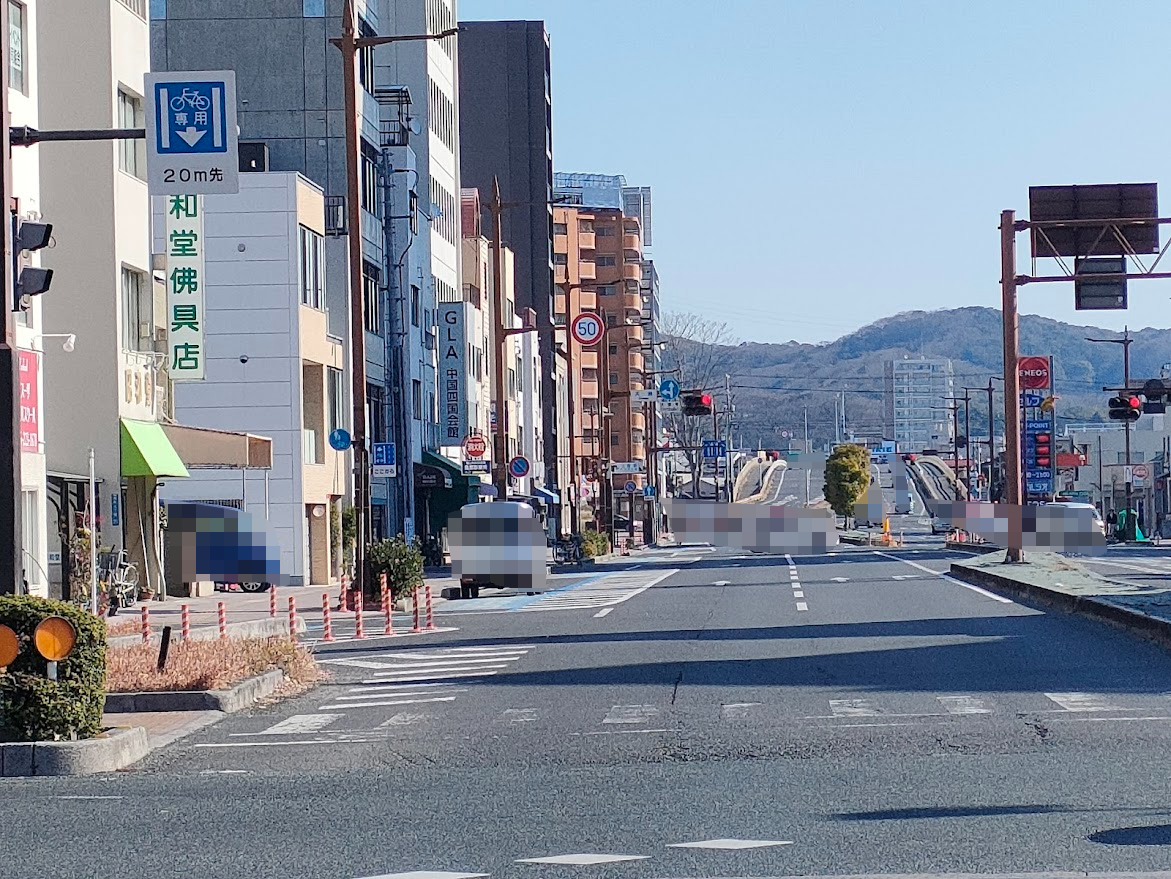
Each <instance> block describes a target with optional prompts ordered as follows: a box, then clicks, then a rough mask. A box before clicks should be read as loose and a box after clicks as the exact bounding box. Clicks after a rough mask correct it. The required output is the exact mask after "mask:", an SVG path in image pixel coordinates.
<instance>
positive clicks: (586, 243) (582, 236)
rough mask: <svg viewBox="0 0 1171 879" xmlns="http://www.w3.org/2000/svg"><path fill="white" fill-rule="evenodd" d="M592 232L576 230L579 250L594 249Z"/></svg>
mask: <svg viewBox="0 0 1171 879" xmlns="http://www.w3.org/2000/svg"><path fill="white" fill-rule="evenodd" d="M594 241H595V239H594V233H593V232H578V233H577V247H578V249H579V250H593V249H594Z"/></svg>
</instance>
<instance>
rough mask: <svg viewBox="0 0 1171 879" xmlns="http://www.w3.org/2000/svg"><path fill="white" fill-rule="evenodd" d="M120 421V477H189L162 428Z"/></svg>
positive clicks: (151, 424)
mask: <svg viewBox="0 0 1171 879" xmlns="http://www.w3.org/2000/svg"><path fill="white" fill-rule="evenodd" d="M121 421H122V475H123V476H190V475H191V474H189V473H188V472H187V468H186V467H185V466H183V461H182V459H181V458H180V457H179V453H178V452H176V451H175V447H174V446H173V445H171V441H170V440H169V439H167V435H166V434H165V433H163V428H162V425H160V424H157V423H156V422H154V421H133V420H131V419H129V418H123V419H121Z"/></svg>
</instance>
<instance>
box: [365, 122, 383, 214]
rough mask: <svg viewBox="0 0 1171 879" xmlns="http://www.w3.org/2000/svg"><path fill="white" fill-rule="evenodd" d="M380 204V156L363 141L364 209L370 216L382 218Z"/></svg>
mask: <svg viewBox="0 0 1171 879" xmlns="http://www.w3.org/2000/svg"><path fill="white" fill-rule="evenodd" d="M378 202H379V199H378V155H377V153H375V152H374V149H373V148H372V147H370V146H369V145H367V143H366V141H362V208H363V210H365V211H366V213H368V214H373V215H374V216H376V217H377V216H380V215H381V212H380V211H379V209H378Z"/></svg>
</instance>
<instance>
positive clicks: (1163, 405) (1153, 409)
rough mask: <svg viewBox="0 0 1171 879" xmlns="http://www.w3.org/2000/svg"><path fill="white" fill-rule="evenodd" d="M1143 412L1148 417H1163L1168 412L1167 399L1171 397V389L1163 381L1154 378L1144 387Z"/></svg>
mask: <svg viewBox="0 0 1171 879" xmlns="http://www.w3.org/2000/svg"><path fill="white" fill-rule="evenodd" d="M1143 397H1144V398H1145V399H1146V402H1145V403H1143V412H1144V413H1146V414H1147V415H1162V414H1164V413H1165V412H1166V411H1167V398H1168V397H1171V388H1169V387H1168V386H1167V382H1165V381H1163V380H1162V379H1157V378H1153V379H1151V380H1150V381H1148V382H1147V383H1146V384H1144V385H1143Z"/></svg>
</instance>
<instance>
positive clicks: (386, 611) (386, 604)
mask: <svg viewBox="0 0 1171 879" xmlns="http://www.w3.org/2000/svg"><path fill="white" fill-rule="evenodd" d="M378 579H379V582H380V584H381V586H382V617H383V626H382V634H384V635H393V634H394V601H393V600H392V595H391V592H390V588H389V587H388V586H387V585H386V574H380V575H379V577H378Z"/></svg>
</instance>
